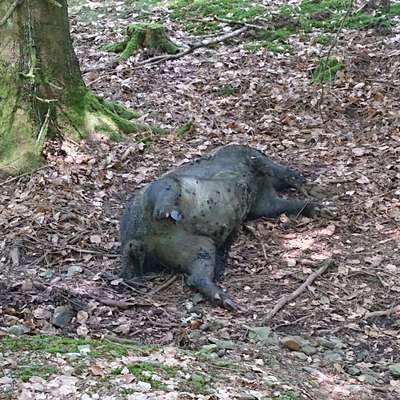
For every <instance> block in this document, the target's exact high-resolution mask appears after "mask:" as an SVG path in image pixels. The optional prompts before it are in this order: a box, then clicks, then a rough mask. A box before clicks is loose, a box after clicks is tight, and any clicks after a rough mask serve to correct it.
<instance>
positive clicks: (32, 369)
mask: <svg viewBox="0 0 400 400" xmlns="http://www.w3.org/2000/svg"><path fill="white" fill-rule="evenodd" d="M57 373H59V370H58V368H56V367H54V366H52V365H46V364H43V363H40V364H39V363H34V362H32V363H31V364H30V365H18V366H17V370H16V373H15V376H16V377H17V378H19V379H21V381H22V382H28V381H29V379H31V378H32V376H40V377H41V378H44V379H47V378H49V377H50V376H51V375H54V374H57Z"/></svg>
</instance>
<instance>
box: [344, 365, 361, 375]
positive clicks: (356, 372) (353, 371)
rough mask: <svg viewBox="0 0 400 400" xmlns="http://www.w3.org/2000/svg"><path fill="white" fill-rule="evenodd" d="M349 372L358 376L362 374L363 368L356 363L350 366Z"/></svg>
mask: <svg viewBox="0 0 400 400" xmlns="http://www.w3.org/2000/svg"><path fill="white" fill-rule="evenodd" d="M347 373H348V374H349V375H352V376H357V375H360V374H361V370H360V369H359V368H357V367H355V366H354V365H352V366H351V367H349V368H348V370H347Z"/></svg>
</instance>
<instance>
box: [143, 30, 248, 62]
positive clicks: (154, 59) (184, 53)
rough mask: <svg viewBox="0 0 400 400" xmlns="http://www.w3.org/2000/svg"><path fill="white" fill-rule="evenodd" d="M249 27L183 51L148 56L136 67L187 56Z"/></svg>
mask: <svg viewBox="0 0 400 400" xmlns="http://www.w3.org/2000/svg"><path fill="white" fill-rule="evenodd" d="M249 29H250V28H249V26H243V27H241V28H239V29H236V30H234V31H232V32H228V33H226V34H225V35H222V36H218V37H216V38H212V39H204V40H202V41H201V42H198V43H194V44H192V45H191V46H190V47H189V48H188V49H186V50H184V51H181V52H180V53H178V54H169V55H165V56H156V57H152V58H150V59H148V60H145V61H142V62H140V63H137V64H136V66H137V67H141V66H143V65H146V64H151V65H155V64H159V63H161V62H164V61H168V60H177V59H178V58H181V57H184V56H187V55H188V54H190V53H193V52H194V51H195V50H197V49H200V48H202V47H209V46H212V45H214V44H217V43H221V42H224V41H226V40H229V39H231V38H233V37H235V36H239V35H241V34H242V33H244V32H246V31H248V30H249Z"/></svg>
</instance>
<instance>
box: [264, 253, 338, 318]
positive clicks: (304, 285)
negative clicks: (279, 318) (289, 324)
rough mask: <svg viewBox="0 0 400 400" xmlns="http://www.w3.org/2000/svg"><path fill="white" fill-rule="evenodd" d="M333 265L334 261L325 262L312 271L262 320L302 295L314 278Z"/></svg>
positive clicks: (271, 316) (270, 316) (273, 314)
mask: <svg viewBox="0 0 400 400" xmlns="http://www.w3.org/2000/svg"><path fill="white" fill-rule="evenodd" d="M334 265H335V261H333V260H325V261H324V262H323V263H322V266H321V267H320V268H319V269H318V270H317V271H314V272H313V273H312V274H311V275H310V276H309V277H308V278H307V279H306V280H305V281H304V282H303V283H302V284H301V285H300V286H299V287H298V288H297V289H296V290H295V291H294V292H292V293H291V294H289V295H288V296H283V297H282V298H281V299H280V300H279V301H278V303H277V304H276V305H275V307H274V308H273V309H272V311H271V312H270V313H269V314H268V315H267V317H266V318H265V319H264V322H266V321H269V320H271V319H272V318H273V317H274V316H275V315H276V314H277V313H278V312H279V311H280V310H281V309H282V308H283V307H284V306H285V305H286V304H287V303H289V302H290V301H292V300H293V299H295V298H296V297H298V296H299V295H300V294H301V293H303V292H304V291H305V290H306V289H307V288H308V287H309V286H310V285H311V284H312V283H313V282H314V280H315V278H317V277H318V276H320V275H322V274H323V273H324V272H325V271H326V270H327V269H328V268H329V267H333V266H334Z"/></svg>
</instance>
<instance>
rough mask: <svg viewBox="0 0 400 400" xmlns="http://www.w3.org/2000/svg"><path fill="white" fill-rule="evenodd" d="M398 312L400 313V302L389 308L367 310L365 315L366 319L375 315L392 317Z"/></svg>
mask: <svg viewBox="0 0 400 400" xmlns="http://www.w3.org/2000/svg"><path fill="white" fill-rule="evenodd" d="M397 313H398V314H399V315H400V304H399V305H397V306H395V307H391V308H388V309H387V310H381V311H371V312H367V313H366V314H365V316H364V317H365V319H368V318H375V317H390V316H391V315H393V314H397Z"/></svg>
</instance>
